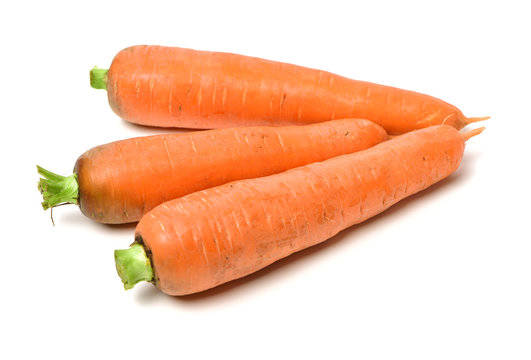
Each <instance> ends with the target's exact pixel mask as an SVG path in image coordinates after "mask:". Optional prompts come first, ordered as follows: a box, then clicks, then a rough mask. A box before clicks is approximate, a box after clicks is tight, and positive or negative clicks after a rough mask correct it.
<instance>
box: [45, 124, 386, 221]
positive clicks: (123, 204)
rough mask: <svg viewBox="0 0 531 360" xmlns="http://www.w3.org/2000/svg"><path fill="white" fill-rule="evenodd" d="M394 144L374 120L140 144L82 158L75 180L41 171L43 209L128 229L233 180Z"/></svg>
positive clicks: (151, 139)
mask: <svg viewBox="0 0 531 360" xmlns="http://www.w3.org/2000/svg"><path fill="white" fill-rule="evenodd" d="M386 139H387V135H386V133H385V130H383V129H382V128H381V127H380V126H378V125H376V124H374V123H372V122H370V121H368V120H356V119H344V120H335V121H329V122H325V123H318V124H312V125H306V126H286V127H247V128H246V127H242V128H235V129H220V130H209V131H200V132H193V133H180V134H166V135H156V136H147V137H140V138H133V139H128V140H122V141H117V142H113V143H110V144H106V145H101V146H97V147H95V148H93V149H90V150H88V151H87V152H85V153H84V154H83V155H81V156H80V157H79V158H78V160H77V162H76V165H75V167H74V174H72V175H70V176H60V175H57V174H54V173H52V172H49V171H47V170H44V169H42V168H40V167H38V169H39V173H40V174H41V175H42V176H43V177H44V179H41V181H40V182H39V189H40V190H41V192H42V194H43V198H44V202H43V203H42V205H43V207H44V209H47V208H51V207H54V206H57V205H59V204H63V203H73V204H78V205H79V207H80V209H81V211H82V213H83V214H85V215H86V216H88V217H89V218H91V219H93V220H95V221H98V222H102V223H111V224H119V223H128V222H134V221H138V220H140V218H141V217H142V215H143V214H145V213H146V212H147V211H149V210H151V209H152V208H154V207H155V206H157V205H159V204H161V203H162V202H164V201H166V200H171V199H175V198H177V197H181V196H183V195H186V194H189V193H191V192H194V191H198V190H202V189H206V188H209V187H212V186H216V185H221V184H224V183H226V182H229V181H233V180H238V179H245V178H251V177H259V176H265V175H269V174H274V173H278V172H281V171H284V170H287V169H290V168H293V167H297V166H300V165H305V164H308V163H311V162H315V161H321V160H325V159H328V158H331V157H334V156H337V155H340V154H346V153H351V152H355V151H358V150H362V149H366V148H368V147H370V146H372V145H375V144H377V143H379V142H381V141H384V140H386Z"/></svg>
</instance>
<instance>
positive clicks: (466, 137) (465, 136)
mask: <svg viewBox="0 0 531 360" xmlns="http://www.w3.org/2000/svg"><path fill="white" fill-rule="evenodd" d="M483 130H485V127H484V126H482V127H480V128H477V129H473V130H470V131H467V132H464V133H462V135H463V139H464V140H465V142H466V141H468V140H469V139H470V138H471V137H473V136H476V135H479V134H481V133H482V132H483Z"/></svg>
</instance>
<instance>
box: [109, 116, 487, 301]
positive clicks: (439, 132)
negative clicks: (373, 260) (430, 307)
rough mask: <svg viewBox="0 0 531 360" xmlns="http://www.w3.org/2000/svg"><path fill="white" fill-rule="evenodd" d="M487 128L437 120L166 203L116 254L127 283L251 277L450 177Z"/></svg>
mask: <svg viewBox="0 0 531 360" xmlns="http://www.w3.org/2000/svg"><path fill="white" fill-rule="evenodd" d="M482 130H483V129H475V130H472V131H469V132H467V133H463V134H461V133H459V132H458V131H457V130H455V129H454V128H453V127H450V126H446V125H443V126H434V127H430V128H427V129H423V130H418V131H415V132H411V133H408V134H405V135H402V136H398V137H396V138H394V139H392V140H389V141H386V142H383V143H381V144H378V145H376V146H374V147H372V148H370V149H367V150H364V151H361V152H358V153H355V154H348V155H343V156H338V157H335V158H333V159H329V160H326V161H323V162H319V163H313V164H309V165H306V166H302V167H299V168H295V169H291V170H288V171H286V172H283V173H280V174H275V175H271V176H268V177H262V178H256V179H247V180H240V181H235V182H231V183H228V184H225V185H222V186H218V187H214V188H210V189H207V190H203V191H199V192H195V193H192V194H189V195H187V196H184V197H182V198H179V199H176V200H172V201H169V202H166V203H164V204H162V205H160V206H158V207H156V208H155V209H153V210H152V211H151V212H149V213H148V214H146V215H145V216H144V217H143V218H142V219H141V220H140V222H139V224H138V226H137V228H136V234H135V243H134V244H133V245H132V247H131V248H129V249H126V250H117V251H116V252H115V259H116V266H117V270H118V273H119V275H120V277H121V278H122V281H123V282H124V285H125V288H126V289H128V288H131V287H133V286H134V284H135V283H136V282H138V281H143V280H145V281H150V282H153V283H154V284H155V285H156V286H157V287H158V288H159V289H160V290H162V291H163V292H165V293H167V294H170V295H186V294H191V293H195V292H199V291H203V290H206V289H209V288H212V287H214V286H217V285H219V284H222V283H225V282H227V281H230V280H233V279H237V278H240V277H243V276H245V275H248V274H250V273H253V272H255V271H257V270H259V269H261V268H263V267H265V266H267V265H269V264H271V263H273V262H275V261H277V260H279V259H281V258H283V257H286V256H288V255H290V254H292V253H294V252H296V251H299V250H302V249H304V248H307V247H309V246H312V245H315V244H318V243H320V242H322V241H324V240H326V239H328V238H330V237H332V236H334V235H335V234H337V233H338V232H339V231H341V230H343V229H345V228H347V227H349V226H352V225H354V224H357V223H359V222H362V221H364V220H365V219H367V218H370V217H371V216H374V215H376V214H378V213H380V212H382V211H384V210H385V209H387V208H388V207H390V206H391V205H393V204H395V203H396V202H398V201H400V200H401V199H404V198H405V197H407V196H409V195H412V194H414V193H416V192H418V191H421V190H423V189H426V188H427V187H429V186H430V185H432V184H434V183H436V182H437V181H439V180H441V179H443V178H445V177H447V176H448V175H450V174H451V173H453V172H454V171H455V170H456V169H457V168H458V166H459V164H460V161H461V158H462V155H463V151H464V148H465V141H466V140H467V139H468V138H470V137H472V136H474V135H476V134H478V133H480V132H481V131H482Z"/></svg>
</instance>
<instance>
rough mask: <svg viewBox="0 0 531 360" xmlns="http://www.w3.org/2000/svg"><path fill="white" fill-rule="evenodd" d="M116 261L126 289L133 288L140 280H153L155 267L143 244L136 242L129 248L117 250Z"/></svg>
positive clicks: (115, 253) (117, 269) (115, 252)
mask: <svg viewBox="0 0 531 360" xmlns="http://www.w3.org/2000/svg"><path fill="white" fill-rule="evenodd" d="M114 261H115V262H116V271H118V275H119V276H120V279H122V282H123V283H124V288H125V290H129V289H132V288H133V287H134V286H135V285H136V284H137V283H138V282H140V281H148V282H153V268H152V267H151V262H150V261H149V258H148V257H147V255H146V251H145V250H144V247H143V246H142V245H141V244H139V243H134V244H133V245H131V247H130V248H129V249H124V250H115V251H114Z"/></svg>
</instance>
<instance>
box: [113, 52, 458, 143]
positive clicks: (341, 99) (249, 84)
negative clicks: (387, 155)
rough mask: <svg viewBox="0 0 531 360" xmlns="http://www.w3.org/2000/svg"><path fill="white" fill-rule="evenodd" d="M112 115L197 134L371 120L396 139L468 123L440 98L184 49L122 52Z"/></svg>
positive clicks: (294, 67)
mask: <svg viewBox="0 0 531 360" xmlns="http://www.w3.org/2000/svg"><path fill="white" fill-rule="evenodd" d="M106 85H107V90H108V91H107V92H108V99H109V104H110V106H111V108H112V109H113V111H114V112H115V113H116V114H118V115H119V116H120V117H122V118H124V119H126V120H127V121H130V122H133V123H136V124H141V125H149V126H162V127H185V128H197V129H211V128H227V127H235V126H244V125H245V126H251V125H273V126H279V125H291V124H299V125H300V124H308V123H315V122H321V121H326V120H334V119H342V118H364V119H370V120H372V121H374V122H376V123H378V124H379V125H381V126H382V127H384V128H385V129H386V131H387V132H388V133H389V134H393V135H395V134H402V133H405V132H408V131H411V130H415V129H420V128H424V127H428V126H431V125H436V124H443V123H444V124H446V125H451V126H454V127H456V128H457V129H460V128H462V127H463V126H465V125H466V124H467V118H466V117H465V116H464V115H463V114H462V113H461V111H460V110H459V109H457V108H456V107H455V106H453V105H450V104H448V103H446V102H444V101H442V100H440V99H436V98H434V97H431V96H428V95H424V94H420V93H416V92H413V91H407V90H402V89H397V88H394V87H389V86H383V85H377V84H373V83H369V82H364V81H357V80H352V79H348V78H345V77H342V76H339V75H335V74H332V73H329V72H325V71H320V70H316V69H310V68H306V67H302V66H297V65H292V64H287V63H281V62H276V61H269V60H264V59H259V58H254V57H248V56H243V55H237V54H230V53H221V52H210V51H197V50H191V49H183V48H177V47H164V46H146V45H142V46H133V47H129V48H127V49H124V50H122V51H120V52H119V53H118V54H117V55H116V56H115V57H114V59H113V62H112V64H111V67H110V69H109V72H108V74H107V83H106Z"/></svg>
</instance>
